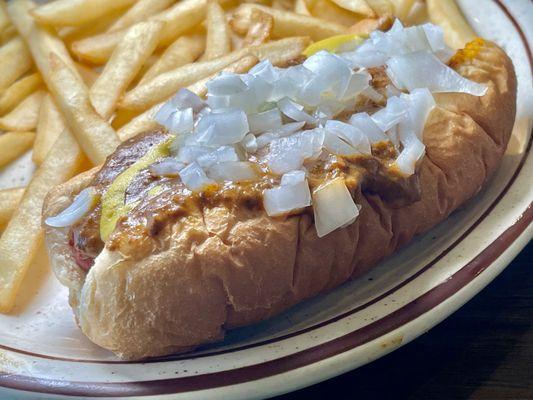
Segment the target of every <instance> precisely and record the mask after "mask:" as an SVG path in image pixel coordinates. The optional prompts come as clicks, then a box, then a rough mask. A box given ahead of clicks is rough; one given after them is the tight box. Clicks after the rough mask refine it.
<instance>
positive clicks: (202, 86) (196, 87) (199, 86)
mask: <svg viewBox="0 0 533 400" xmlns="http://www.w3.org/2000/svg"><path fill="white" fill-rule="evenodd" d="M258 62H259V59H258V58H257V57H255V56H245V57H243V58H241V59H240V60H238V61H236V62H234V63H232V64H230V65H228V66H227V67H226V68H224V69H223V70H222V71H220V72H217V73H215V74H212V75H209V76H208V77H206V78H203V79H201V80H199V81H198V82H196V83H193V84H192V85H190V86H189V87H188V88H187V89H189V90H190V91H191V92H193V93H196V94H197V95H198V96H200V97H205V95H206V94H207V86H206V84H207V82H209V81H210V80H212V79H213V78H215V77H217V76H218V75H219V74H220V73H222V72H226V73H231V74H244V73H246V72H248V71H249V70H250V69H251V68H252V67H253V66H254V65H256V64H257V63H258Z"/></svg>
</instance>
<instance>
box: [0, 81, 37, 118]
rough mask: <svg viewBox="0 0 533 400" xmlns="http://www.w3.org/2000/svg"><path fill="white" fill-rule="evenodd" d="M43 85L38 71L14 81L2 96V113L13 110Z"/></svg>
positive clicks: (0, 107)
mask: <svg viewBox="0 0 533 400" xmlns="http://www.w3.org/2000/svg"><path fill="white" fill-rule="evenodd" d="M42 87H43V79H42V78H41V75H40V74H39V73H37V72H35V73H33V74H31V75H28V76H25V77H24V78H21V79H19V80H18V81H16V82H15V83H13V84H12V85H11V86H10V87H8V88H7V89H6V91H5V92H4V93H2V96H1V97H0V115H4V114H5V113H7V112H9V111H11V110H12V109H13V108H15V106H16V105H17V104H19V103H20V102H21V101H22V100H24V99H25V98H26V97H28V96H29V95H30V94H32V93H33V92H35V91H36V90H37V89H39V88H42Z"/></svg>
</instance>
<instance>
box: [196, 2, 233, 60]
mask: <svg viewBox="0 0 533 400" xmlns="http://www.w3.org/2000/svg"><path fill="white" fill-rule="evenodd" d="M205 24H206V30H207V38H206V43H205V52H204V55H203V58H202V59H203V60H212V59H214V58H218V57H222V56H224V55H226V54H228V53H229V52H230V51H231V35H230V29H229V26H228V23H227V21H226V13H225V11H224V9H223V8H222V6H221V5H220V4H218V3H217V2H216V1H209V4H208V5H207V15H206V18H205Z"/></svg>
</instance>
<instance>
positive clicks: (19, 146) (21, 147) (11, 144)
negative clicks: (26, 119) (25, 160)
mask: <svg viewBox="0 0 533 400" xmlns="http://www.w3.org/2000/svg"><path fill="white" fill-rule="evenodd" d="M34 140H35V133H33V132H7V133H3V134H0V149H2V151H1V152H0V168H2V167H4V166H6V165H7V164H9V163H10V162H11V161H14V160H16V159H17V158H19V157H20V156H21V155H23V154H24V153H25V152H26V151H28V150H29V149H31V146H32V144H33V141H34Z"/></svg>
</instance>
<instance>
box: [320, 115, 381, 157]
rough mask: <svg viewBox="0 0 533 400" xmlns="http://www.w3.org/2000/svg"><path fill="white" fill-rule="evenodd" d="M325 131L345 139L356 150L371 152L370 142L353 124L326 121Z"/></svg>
mask: <svg viewBox="0 0 533 400" xmlns="http://www.w3.org/2000/svg"><path fill="white" fill-rule="evenodd" d="M325 128H326V131H328V132H332V133H334V134H336V135H337V136H338V137H340V138H342V139H344V140H345V141H347V142H348V143H349V144H350V145H351V146H352V147H353V148H354V149H355V150H356V151H357V152H359V153H362V154H371V149H370V142H369V140H368V138H367V137H366V136H365V134H364V133H363V132H362V131H361V130H359V129H358V128H356V127H355V126H353V125H350V124H347V123H345V122H341V121H334V120H332V121H327V122H326V125H325Z"/></svg>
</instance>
